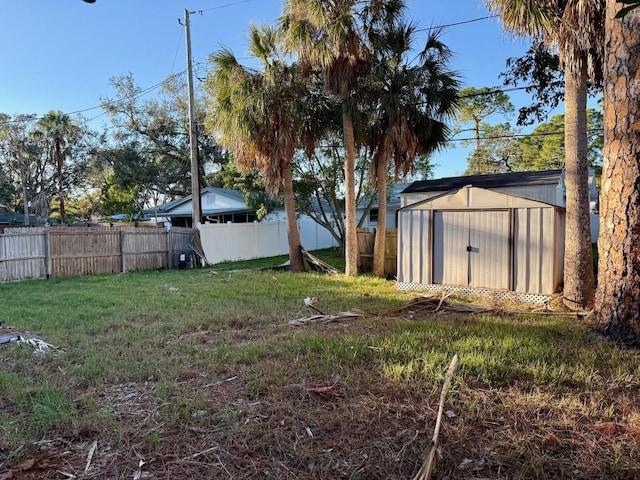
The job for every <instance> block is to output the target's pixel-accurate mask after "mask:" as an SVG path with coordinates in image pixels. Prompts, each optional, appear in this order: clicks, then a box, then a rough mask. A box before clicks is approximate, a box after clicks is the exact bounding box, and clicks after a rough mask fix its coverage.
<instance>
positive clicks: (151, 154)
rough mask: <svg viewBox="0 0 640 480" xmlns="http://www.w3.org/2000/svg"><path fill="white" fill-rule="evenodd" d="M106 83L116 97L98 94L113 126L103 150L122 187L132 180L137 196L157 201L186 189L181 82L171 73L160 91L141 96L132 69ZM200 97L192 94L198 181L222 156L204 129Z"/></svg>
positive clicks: (185, 112) (187, 160) (187, 162)
mask: <svg viewBox="0 0 640 480" xmlns="http://www.w3.org/2000/svg"><path fill="white" fill-rule="evenodd" d="M110 84H111V85H112V87H113V88H114V89H115V98H112V99H109V98H103V99H101V102H102V106H103V108H104V109H105V110H106V111H107V112H108V114H109V115H110V118H111V123H112V126H113V130H112V137H113V138H112V140H113V142H112V144H115V145H118V146H117V147H115V148H113V147H110V146H108V147H106V148H105V149H104V151H103V152H102V153H101V154H102V155H106V156H107V157H108V158H107V160H106V161H107V163H109V164H111V165H112V166H113V168H114V175H115V177H114V178H115V182H116V183H117V184H119V185H120V186H122V187H124V188H128V185H129V184H130V183H135V184H137V185H139V186H140V199H141V200H144V201H152V202H154V203H150V204H149V205H150V206H153V205H156V206H157V205H158V203H157V202H160V203H161V202H162V201H165V200H170V199H173V198H176V197H182V196H185V195H187V194H188V193H189V192H190V191H191V160H190V148H189V115H188V103H187V101H186V98H187V96H186V94H185V89H186V86H185V84H184V83H183V82H180V81H178V79H177V77H175V76H172V77H169V78H168V79H167V80H166V81H165V83H164V84H163V88H162V92H161V95H160V96H159V97H158V98H157V99H154V100H146V101H143V100H141V98H142V95H143V94H144V93H145V92H144V91H143V90H142V89H141V88H140V87H138V86H137V85H136V84H135V82H134V79H133V76H132V75H131V74H129V75H125V76H120V77H114V78H112V79H111V80H110ZM204 115H205V110H204V106H203V100H202V99H201V98H197V99H196V123H197V125H198V127H199V128H198V135H197V143H198V157H199V158H198V160H199V165H200V177H201V178H200V183H201V185H204V175H205V171H207V170H212V169H216V168H219V166H220V165H221V163H223V162H224V158H223V157H222V156H221V151H220V149H219V148H218V147H217V146H216V144H215V143H214V142H213V139H212V138H211V137H210V136H209V135H208V134H207V132H206V131H205V129H204V128H202V125H203V124H204Z"/></svg>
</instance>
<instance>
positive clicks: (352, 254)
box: [280, 0, 405, 276]
mask: <svg viewBox="0 0 640 480" xmlns="http://www.w3.org/2000/svg"><path fill="white" fill-rule="evenodd" d="M404 8H405V6H404V2H403V1H401V0H365V1H362V0H335V1H325V0H285V3H284V6H283V16H282V18H281V19H280V25H281V28H282V31H283V34H284V37H285V44H286V47H287V50H288V51H290V52H294V53H296V54H297V56H298V60H299V62H300V63H301V64H302V66H303V69H305V70H306V71H307V72H308V71H311V70H313V69H316V70H318V71H320V72H321V76H322V80H323V83H324V87H325V89H326V90H327V91H328V92H329V93H331V94H332V95H335V96H336V97H337V98H338V99H339V100H340V101H341V104H342V132H343V145H344V151H345V160H344V171H345V182H344V183H345V185H344V188H345V214H346V222H345V223H346V225H345V230H346V231H345V273H346V274H347V275H349V276H352V275H356V274H357V273H358V271H357V268H358V267H357V247H358V245H357V238H356V195H355V152H356V148H357V146H358V145H359V143H360V141H361V138H360V136H361V134H362V132H363V128H362V127H361V125H362V122H361V119H360V116H359V112H358V109H357V103H358V102H357V98H356V97H355V96H354V88H355V86H356V84H357V81H358V79H360V78H362V77H363V76H364V75H365V74H366V73H367V72H368V70H369V68H370V55H371V54H370V51H369V50H368V48H367V46H366V41H365V38H366V32H367V30H368V29H370V28H372V27H373V26H374V25H375V24H376V23H377V22H380V21H387V22H388V21H389V20H388V19H389V18H393V17H394V16H399V15H400V13H401V12H402V10H403V9H404Z"/></svg>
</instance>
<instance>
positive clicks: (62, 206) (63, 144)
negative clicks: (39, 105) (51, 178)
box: [36, 111, 81, 224]
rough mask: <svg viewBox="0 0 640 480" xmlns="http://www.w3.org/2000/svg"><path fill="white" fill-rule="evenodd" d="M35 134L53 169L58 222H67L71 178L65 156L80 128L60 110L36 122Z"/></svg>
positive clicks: (76, 139) (77, 136)
mask: <svg viewBox="0 0 640 480" xmlns="http://www.w3.org/2000/svg"><path fill="white" fill-rule="evenodd" d="M36 129H37V131H36V136H37V137H38V138H40V139H41V141H42V142H43V148H44V150H45V151H46V152H47V156H48V161H49V162H50V164H51V165H52V166H53V168H54V170H55V179H56V191H57V194H58V202H59V213H60V223H62V224H65V223H66V222H67V212H66V201H65V197H66V194H67V185H68V183H70V181H71V180H72V179H71V178H70V175H67V172H66V167H67V162H66V160H67V157H68V156H69V155H70V154H71V153H72V150H73V147H74V146H77V145H76V144H77V142H78V141H79V139H80V136H81V132H80V128H79V127H77V126H76V125H74V124H73V122H72V120H71V118H70V117H69V116H68V115H65V114H63V113H62V112H55V111H51V112H49V113H48V114H47V115H46V116H45V117H43V118H41V119H40V120H39V121H38V122H37V124H36Z"/></svg>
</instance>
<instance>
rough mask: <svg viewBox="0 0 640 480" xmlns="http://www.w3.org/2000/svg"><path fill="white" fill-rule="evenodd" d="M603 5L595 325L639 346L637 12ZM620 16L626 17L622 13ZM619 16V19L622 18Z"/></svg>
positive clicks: (639, 72) (639, 36)
mask: <svg viewBox="0 0 640 480" xmlns="http://www.w3.org/2000/svg"><path fill="white" fill-rule="evenodd" d="M616 3H617V2H616V1H615V0H608V1H607V21H606V27H605V31H606V33H605V41H606V45H607V52H606V62H605V85H606V88H605V89H604V119H605V122H604V148H603V157H604V162H603V169H602V193H601V196H600V215H601V217H600V219H601V220H600V238H599V239H598V254H599V263H598V291H597V292H596V303H595V311H596V326H597V328H598V330H600V331H601V332H603V333H605V334H606V335H608V336H610V337H612V338H614V339H616V340H619V341H623V342H626V343H630V344H633V345H635V346H640V319H639V318H638V311H639V308H640V268H639V265H638V261H639V259H640V201H638V195H639V191H638V184H639V183H640V163H639V162H638V158H640V131H639V130H638V126H637V119H638V118H639V117H640V104H639V103H638V85H639V84H640V69H638V68H637V66H638V57H637V53H636V46H637V45H638V44H640V11H638V10H635V11H633V12H631V11H630V10H629V11H627V12H626V14H627V15H626V17H624V18H622V19H621V18H614V17H615V15H616V12H617V11H618V10H619V9H620V7H621V6H620V5H617V4H616ZM622 13H625V12H624V11H623V12H622ZM621 16H622V15H621Z"/></svg>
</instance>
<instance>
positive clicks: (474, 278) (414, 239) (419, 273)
mask: <svg viewBox="0 0 640 480" xmlns="http://www.w3.org/2000/svg"><path fill="white" fill-rule="evenodd" d="M564 221H565V210H564V208H562V207H557V206H554V205H550V204H547V203H543V202H540V201H537V200H530V199H526V198H522V197H517V196H514V195H509V194H504V193H499V192H494V191H491V190H487V189H483V188H479V187H473V186H471V185H469V186H466V187H463V188H459V189H456V190H452V191H450V192H446V193H443V194H440V195H437V196H435V197H432V198H428V199H426V200H423V201H420V202H417V203H414V204H412V205H407V206H406V207H404V208H402V209H400V210H399V213H398V223H399V224H398V276H397V279H398V288H399V289H401V290H425V289H426V290H441V289H442V287H443V286H448V287H452V288H453V289H455V290H461V289H462V290H464V291H465V292H466V293H469V294H488V293H489V294H491V295H497V296H498V297H502V298H504V297H507V296H516V297H520V298H524V299H539V298H541V297H546V296H549V295H552V294H553V293H555V292H557V291H559V290H560V289H561V286H562V275H563V258H564Z"/></svg>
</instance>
